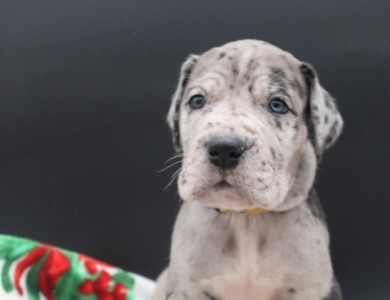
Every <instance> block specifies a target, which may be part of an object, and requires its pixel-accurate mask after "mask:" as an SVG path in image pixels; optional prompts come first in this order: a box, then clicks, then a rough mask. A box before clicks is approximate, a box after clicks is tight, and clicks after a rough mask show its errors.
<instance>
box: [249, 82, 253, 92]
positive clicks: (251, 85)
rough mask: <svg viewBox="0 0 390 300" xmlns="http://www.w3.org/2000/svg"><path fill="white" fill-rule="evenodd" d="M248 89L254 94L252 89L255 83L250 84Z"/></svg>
mask: <svg viewBox="0 0 390 300" xmlns="http://www.w3.org/2000/svg"><path fill="white" fill-rule="evenodd" d="M248 91H249V93H251V94H252V91H253V84H250V85H249V87H248Z"/></svg>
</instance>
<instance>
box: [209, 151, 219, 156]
mask: <svg viewBox="0 0 390 300" xmlns="http://www.w3.org/2000/svg"><path fill="white" fill-rule="evenodd" d="M209 155H210V157H218V156H219V152H218V151H217V150H210V151H209Z"/></svg>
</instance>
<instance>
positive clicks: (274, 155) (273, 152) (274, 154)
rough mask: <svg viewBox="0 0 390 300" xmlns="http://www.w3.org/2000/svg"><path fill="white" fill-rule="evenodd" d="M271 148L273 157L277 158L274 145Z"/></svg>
mask: <svg viewBox="0 0 390 300" xmlns="http://www.w3.org/2000/svg"><path fill="white" fill-rule="evenodd" d="M270 149H271V154H272V158H273V159H274V160H275V159H276V153H275V149H274V148H272V147H271V148H270Z"/></svg>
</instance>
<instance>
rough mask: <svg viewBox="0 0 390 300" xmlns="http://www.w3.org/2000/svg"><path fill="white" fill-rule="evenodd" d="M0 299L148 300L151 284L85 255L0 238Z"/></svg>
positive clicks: (139, 277)
mask: <svg viewBox="0 0 390 300" xmlns="http://www.w3.org/2000/svg"><path fill="white" fill-rule="evenodd" d="M0 272H1V283H0V299H1V300H19V299H20V300H22V299H23V300H24V299H26V300H148V299H149V298H150V295H151V293H152V291H153V288H154V283H153V282H152V281H150V280H148V279H146V278H143V277H141V276H139V275H136V274H134V273H129V272H125V271H123V270H121V269H118V268H116V267H113V266H110V265H108V264H106V263H103V262H100V261H97V260H95V259H92V258H90V257H88V256H85V255H82V254H79V253H75V252H71V251H67V250H63V249H60V248H56V247H53V246H49V245H44V244H40V243H37V242H34V241H31V240H27V239H22V238H17V237H13V236H7V235H0Z"/></svg>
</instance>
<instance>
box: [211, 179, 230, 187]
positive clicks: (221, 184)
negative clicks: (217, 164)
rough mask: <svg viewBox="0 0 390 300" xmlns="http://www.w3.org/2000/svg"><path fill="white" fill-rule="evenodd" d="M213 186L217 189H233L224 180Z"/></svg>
mask: <svg viewBox="0 0 390 300" xmlns="http://www.w3.org/2000/svg"><path fill="white" fill-rule="evenodd" d="M215 186H216V187H219V188H228V187H233V186H232V185H231V184H230V183H228V182H226V181H225V180H222V181H220V182H218V183H217V184H216V185H215Z"/></svg>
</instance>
